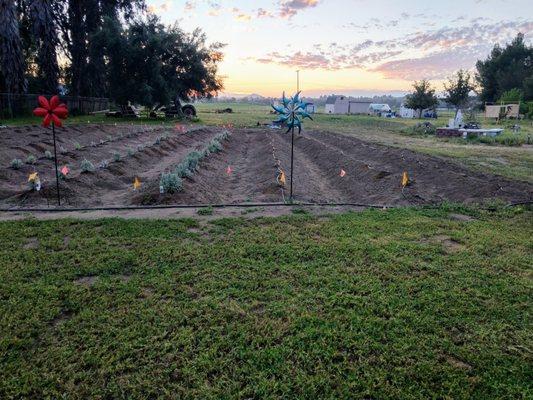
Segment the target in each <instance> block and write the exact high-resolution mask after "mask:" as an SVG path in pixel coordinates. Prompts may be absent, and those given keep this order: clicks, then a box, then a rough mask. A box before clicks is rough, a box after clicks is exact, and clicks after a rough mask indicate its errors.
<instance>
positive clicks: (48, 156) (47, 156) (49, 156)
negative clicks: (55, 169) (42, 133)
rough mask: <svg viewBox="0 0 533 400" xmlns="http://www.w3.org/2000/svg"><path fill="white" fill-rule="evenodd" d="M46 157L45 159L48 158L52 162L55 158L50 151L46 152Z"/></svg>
mask: <svg viewBox="0 0 533 400" xmlns="http://www.w3.org/2000/svg"><path fill="white" fill-rule="evenodd" d="M44 156H45V158H47V159H49V160H51V159H52V158H53V156H52V152H51V151H50V150H46V151H45V152H44Z"/></svg>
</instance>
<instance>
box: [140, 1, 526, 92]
mask: <svg viewBox="0 0 533 400" xmlns="http://www.w3.org/2000/svg"><path fill="white" fill-rule="evenodd" d="M148 5H149V10H150V11H151V12H154V13H156V14H157V15H159V16H160V17H161V19H162V20H163V22H165V23H168V24H171V23H174V22H177V23H178V24H179V25H180V27H182V28H183V29H184V30H186V31H192V30H193V29H194V28H196V27H200V28H201V29H203V30H204V31H205V32H206V34H207V35H208V38H209V40H210V41H220V42H223V43H226V45H227V46H226V48H225V49H224V53H225V60H224V62H223V64H222V65H221V68H220V70H221V74H222V75H223V76H225V87H226V88H225V91H224V92H225V94H226V95H244V94H251V93H258V94H261V95H265V96H274V95H279V94H280V92H281V91H283V90H287V91H289V92H290V91H293V90H294V89H295V86H296V83H295V81H296V73H295V71H296V70H298V69H299V70H301V75H300V76H301V84H300V86H301V88H302V89H303V91H304V93H305V94H306V95H309V96H315V95H320V94H331V93H336V94H350V95H371V94H389V93H390V94H403V93H404V92H405V91H407V90H409V88H410V86H411V83H412V81H413V80H415V79H422V78H427V79H430V80H432V81H434V83H435V85H436V86H437V88H438V89H439V90H440V89H441V88H442V81H443V80H444V79H445V78H446V77H448V76H449V75H450V74H451V73H453V72H454V71H456V70H457V69H459V68H466V69H472V68H473V67H474V64H475V62H476V60H477V59H479V58H485V57H486V56H487V55H488V53H489V52H490V50H491V49H492V47H493V46H494V44H495V43H497V42H498V43H500V44H504V43H506V42H509V41H510V40H511V39H512V38H513V37H514V36H515V35H516V34H517V33H518V32H522V33H524V34H525V35H526V39H527V40H528V41H531V39H532V37H533V2H532V1H531V0H529V1H528V0H448V1H434V2H431V1H427V0H424V1H419V0H412V1H408V0H403V1H397V0H380V1H366V0H270V1H269V0H254V1H250V0H235V1H229V0H188V1H187V0H174V1H168V0H148Z"/></svg>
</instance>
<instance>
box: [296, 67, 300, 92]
mask: <svg viewBox="0 0 533 400" xmlns="http://www.w3.org/2000/svg"><path fill="white" fill-rule="evenodd" d="M299 91H300V70H297V71H296V93H298V92H299Z"/></svg>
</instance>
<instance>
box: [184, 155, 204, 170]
mask: <svg viewBox="0 0 533 400" xmlns="http://www.w3.org/2000/svg"><path fill="white" fill-rule="evenodd" d="M201 158H202V155H201V154H200V153H198V152H197V151H191V152H190V153H189V154H187V157H186V158H185V164H187V166H188V169H189V170H190V171H196V170H197V169H198V164H199V162H200V159H201Z"/></svg>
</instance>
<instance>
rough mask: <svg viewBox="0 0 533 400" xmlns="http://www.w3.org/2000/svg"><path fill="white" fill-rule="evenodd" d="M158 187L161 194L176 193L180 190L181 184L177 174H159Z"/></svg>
mask: <svg viewBox="0 0 533 400" xmlns="http://www.w3.org/2000/svg"><path fill="white" fill-rule="evenodd" d="M159 187H160V188H161V191H162V192H163V193H176V192H179V191H180V190H182V188H183V182H182V180H181V178H180V177H179V176H178V174H174V173H172V172H169V173H163V174H161V180H160V181H159Z"/></svg>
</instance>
